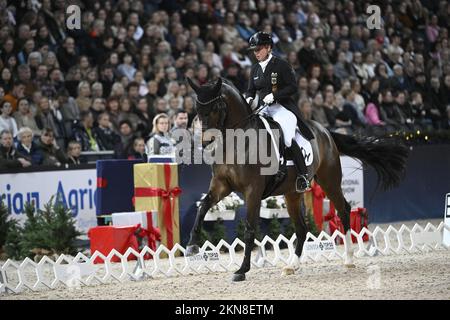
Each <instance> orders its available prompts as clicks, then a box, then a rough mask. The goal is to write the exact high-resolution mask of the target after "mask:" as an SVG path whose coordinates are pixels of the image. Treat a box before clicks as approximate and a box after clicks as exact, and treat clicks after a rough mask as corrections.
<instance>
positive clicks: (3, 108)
mask: <svg viewBox="0 0 450 320" xmlns="http://www.w3.org/2000/svg"><path fill="white" fill-rule="evenodd" d="M11 113H12V106H11V103H10V102H9V101H2V102H1V103H0V131H3V130H8V131H9V132H12V134H13V137H16V136H17V123H16V120H15V119H14V118H13V117H11Z"/></svg>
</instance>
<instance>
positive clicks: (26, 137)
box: [17, 127, 43, 165]
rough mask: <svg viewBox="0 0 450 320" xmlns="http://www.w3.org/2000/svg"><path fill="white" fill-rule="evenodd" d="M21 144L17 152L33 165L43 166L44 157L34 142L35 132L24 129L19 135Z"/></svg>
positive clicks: (20, 130)
mask: <svg viewBox="0 0 450 320" xmlns="http://www.w3.org/2000/svg"><path fill="white" fill-rule="evenodd" d="M17 138H18V140H19V143H18V144H17V152H18V153H19V155H20V156H22V157H23V158H24V159H26V160H27V161H29V162H31V164H32V165H39V164H42V161H43V155H42V153H41V151H40V150H39V148H38V146H37V145H36V143H34V141H33V131H32V130H31V129H30V128H28V127H22V128H20V129H19V132H18V133H17Z"/></svg>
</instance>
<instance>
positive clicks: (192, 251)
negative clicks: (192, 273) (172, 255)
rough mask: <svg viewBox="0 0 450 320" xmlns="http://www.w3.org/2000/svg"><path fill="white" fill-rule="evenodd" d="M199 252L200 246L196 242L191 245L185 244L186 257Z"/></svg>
mask: <svg viewBox="0 0 450 320" xmlns="http://www.w3.org/2000/svg"><path fill="white" fill-rule="evenodd" d="M199 252H200V248H199V247H198V245H196V244H194V245H192V246H187V248H186V256H187V257H189V256H193V255H196V254H197V253H199Z"/></svg>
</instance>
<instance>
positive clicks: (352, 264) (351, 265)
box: [344, 263, 356, 269]
mask: <svg viewBox="0 0 450 320" xmlns="http://www.w3.org/2000/svg"><path fill="white" fill-rule="evenodd" d="M344 266H345V267H346V268H347V269H354V268H356V265H355V264H354V263H346V264H344Z"/></svg>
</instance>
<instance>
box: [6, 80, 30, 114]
mask: <svg viewBox="0 0 450 320" xmlns="http://www.w3.org/2000/svg"><path fill="white" fill-rule="evenodd" d="M24 92H25V85H24V84H23V83H22V82H20V81H16V82H15V83H14V86H13V89H12V90H11V91H10V92H8V93H7V94H6V95H5V96H4V97H3V100H5V101H8V102H9V103H10V104H11V107H12V113H14V112H16V110H17V101H18V100H19V99H20V98H23V97H24V96H25V94H24Z"/></svg>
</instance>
